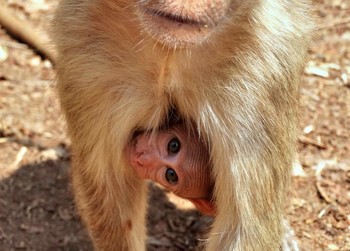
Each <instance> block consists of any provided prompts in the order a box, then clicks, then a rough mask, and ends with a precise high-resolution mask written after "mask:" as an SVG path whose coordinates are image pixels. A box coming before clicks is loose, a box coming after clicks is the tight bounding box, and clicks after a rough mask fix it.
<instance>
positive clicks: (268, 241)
mask: <svg viewBox="0 0 350 251" xmlns="http://www.w3.org/2000/svg"><path fill="white" fill-rule="evenodd" d="M197 1H201V0H197ZM227 1H229V0H227ZM231 1H233V2H237V3H236V5H235V6H237V8H236V9H235V10H232V13H231V15H230V17H229V18H228V19H227V20H225V22H224V24H222V25H221V26H220V27H218V28H217V29H216V30H215V31H214V32H213V34H211V35H210V37H209V38H208V39H207V40H205V41H204V42H202V43H201V44H197V45H194V46H189V47H185V48H176V47H175V46H174V47H170V46H168V45H166V44H163V43H162V41H157V40H155V39H154V38H152V37H151V36H150V35H148V33H147V32H146V31H145V29H144V28H143V26H142V25H141V24H140V19H139V18H138V17H137V14H136V12H137V11H136V10H135V8H136V7H135V2H133V1H130V0H62V1H61V3H60V5H59V6H58V10H57V13H56V15H55V19H54V28H53V40H54V42H55V44H56V48H57V51H58V59H57V80H58V91H59V96H60V101H61V105H62V109H63V111H64V113H65V116H66V119H67V122H68V131H69V135H70V137H71V140H72V154H73V167H72V182H73V188H74V192H75V199H76V203H77V207H78V209H79V211H80V214H81V216H82V218H83V220H84V222H85V224H86V226H87V228H88V231H89V234H90V236H91V238H92V240H93V243H94V246H95V248H96V250H108V251H110V250H116V251H121V250H130V251H141V250H144V249H145V237H146V232H145V212H146V204H147V203H146V198H147V188H146V185H145V182H144V181H142V180H140V179H139V178H137V176H136V175H135V173H134V172H133V170H132V168H130V166H129V164H128V162H127V161H126V158H125V155H124V152H123V151H124V148H125V146H126V145H127V143H128V141H129V139H130V137H131V135H132V133H133V132H134V131H135V130H139V129H153V128H157V127H158V126H160V125H161V124H162V123H164V120H165V119H166V118H167V116H168V114H169V112H170V111H171V110H174V109H175V110H176V112H177V113H178V114H179V115H180V116H181V117H182V119H183V120H185V121H188V122H189V124H195V125H196V129H197V130H198V131H199V133H200V134H201V135H203V136H204V137H205V138H206V139H207V141H208V142H209V145H210V153H211V160H212V163H213V170H212V175H213V177H214V178H215V181H216V182H215V189H214V198H215V201H216V204H217V215H216V217H215V221H214V223H213V226H212V230H211V232H210V233H209V234H208V240H207V244H206V249H207V250H244V251H247V250H257V251H265V250H266V251H273V250H281V249H282V248H281V247H282V239H283V235H284V229H283V210H282V209H283V205H284V199H285V197H286V192H287V188H288V184H289V179H290V168H291V166H292V161H293V158H294V157H295V156H294V153H295V146H294V142H295V138H296V109H297V97H298V83H299V76H300V72H301V69H302V66H303V62H304V58H305V55H306V50H307V45H308V40H309V39H308V33H309V31H310V25H309V20H308V13H307V5H306V3H305V1H303V0H248V1H236V0H231Z"/></svg>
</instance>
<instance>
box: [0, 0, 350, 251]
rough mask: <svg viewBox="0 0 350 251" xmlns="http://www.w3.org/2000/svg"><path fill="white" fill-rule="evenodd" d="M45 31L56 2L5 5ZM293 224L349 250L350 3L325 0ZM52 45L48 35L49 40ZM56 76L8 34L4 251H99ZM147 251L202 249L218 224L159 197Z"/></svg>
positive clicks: (310, 66)
mask: <svg viewBox="0 0 350 251" xmlns="http://www.w3.org/2000/svg"><path fill="white" fill-rule="evenodd" d="M5 2H6V3H7V4H8V5H9V6H10V8H11V10H12V11H13V12H14V13H15V14H16V16H18V17H19V18H20V19H22V20H25V21H26V22H28V23H30V24H31V25H33V27H35V29H36V30H39V29H40V30H42V31H45V30H46V29H47V27H48V24H49V20H50V18H51V17H52V12H53V10H54V8H55V5H56V4H57V0H31V1H25V0H11V1H10V0H8V1H5ZM313 11H314V14H315V16H316V32H315V36H314V40H313V41H314V42H313V44H312V48H311V50H310V58H309V61H308V63H307V65H306V67H305V73H304V77H303V79H302V86H301V94H300V110H301V112H300V137H299V143H298V148H299V160H300V164H301V166H300V167H302V169H303V172H299V173H298V176H295V177H294V179H293V188H292V189H291V193H290V198H289V204H288V207H287V208H286V211H287V217H288V219H289V221H290V222H291V225H292V226H293V228H294V230H295V233H296V235H297V237H298V239H299V241H300V245H301V247H302V250H305V251H309V250H350V224H349V222H350V135H349V132H350V18H349V17H350V1H349V0H317V1H314V7H313ZM43 37H45V33H44V35H43ZM54 76H55V73H54V70H53V67H52V65H51V64H50V62H49V61H47V60H42V59H41V58H40V57H39V56H38V55H36V54H35V53H34V52H33V51H32V50H31V49H29V48H28V47H27V46H26V45H24V44H21V43H19V42H17V41H16V40H14V39H12V38H11V37H10V36H9V35H8V34H7V33H6V31H5V30H4V29H0V251H10V250H35V251H40V250H43V251H46V250H68V251H75V250H84V251H85V250H86V251H88V250H92V247H91V243H90V241H89V239H88V237H87V235H86V233H85V230H84V228H83V226H82V225H81V223H80V220H79V217H78V216H77V214H76V213H75V211H74V205H73V202H72V196H71V193H70V188H69V183H68V174H67V170H68V169H69V165H70V164H69V150H68V147H67V146H68V145H69V142H68V140H67V138H66V136H65V132H64V131H65V126H64V122H63V119H62V117H61V115H60V111H59V108H58V103H57V98H56V96H55V91H54V84H53V79H54ZM151 194H152V196H151V199H150V210H149V216H148V219H149V221H148V222H149V232H150V236H149V239H148V247H149V248H148V250H193V249H194V247H195V246H196V245H198V244H199V245H200V244H201V243H203V241H202V240H203V237H202V233H204V232H205V231H206V230H208V228H209V224H210V222H211V219H210V218H209V217H203V216H201V215H200V214H199V213H198V212H196V211H195V210H193V208H192V207H190V206H189V205H188V204H187V203H185V202H183V201H179V200H178V199H176V198H174V196H172V195H169V194H167V193H165V192H164V191H162V190H160V189H159V188H157V187H152V188H151Z"/></svg>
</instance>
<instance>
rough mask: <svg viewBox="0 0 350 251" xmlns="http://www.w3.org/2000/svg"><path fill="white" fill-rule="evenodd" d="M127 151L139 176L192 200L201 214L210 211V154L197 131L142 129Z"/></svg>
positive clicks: (181, 128) (211, 185) (211, 211)
mask: <svg viewBox="0 0 350 251" xmlns="http://www.w3.org/2000/svg"><path fill="white" fill-rule="evenodd" d="M128 152H129V160H130V163H131V165H132V166H133V168H134V169H135V171H136V173H137V174H138V175H139V177H141V178H143V179H149V180H152V181H154V182H157V183H159V184H160V185H162V186H163V187H165V188H166V189H167V190H169V191H171V192H173V193H174V194H176V195H178V196H180V197H182V198H185V199H188V200H190V201H192V202H193V203H194V204H195V205H196V206H197V208H198V209H199V210H200V211H201V212H203V213H206V214H214V211H215V207H214V204H213V202H212V196H211V195H212V190H213V185H214V182H213V180H212V178H211V173H210V172H211V169H210V155H209V151H208V148H207V145H206V144H205V142H204V141H203V140H202V139H201V138H200V137H199V135H198V134H197V133H195V132H192V131H190V130H186V129H185V127H184V126H182V125H176V126H173V127H171V128H169V129H163V130H158V131H156V132H152V133H147V132H145V133H142V134H139V135H138V136H136V137H135V139H134V140H133V142H132V143H131V146H130V149H129V151H128Z"/></svg>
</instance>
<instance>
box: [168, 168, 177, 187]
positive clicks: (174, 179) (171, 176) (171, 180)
mask: <svg viewBox="0 0 350 251" xmlns="http://www.w3.org/2000/svg"><path fill="white" fill-rule="evenodd" d="M165 179H166V180H167V181H168V182H169V183H170V184H173V185H174V184H176V183H177V181H178V179H179V178H178V177H177V174H176V172H175V170H174V169H172V168H167V169H166V172H165Z"/></svg>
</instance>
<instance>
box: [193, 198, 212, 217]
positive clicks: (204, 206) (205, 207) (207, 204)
mask: <svg viewBox="0 0 350 251" xmlns="http://www.w3.org/2000/svg"><path fill="white" fill-rule="evenodd" d="M189 201H191V202H192V203H193V204H194V205H195V206H196V208H197V209H198V211H200V212H201V213H203V214H206V215H211V216H215V214H216V207H215V204H214V203H213V202H212V201H211V200H210V199H189Z"/></svg>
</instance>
